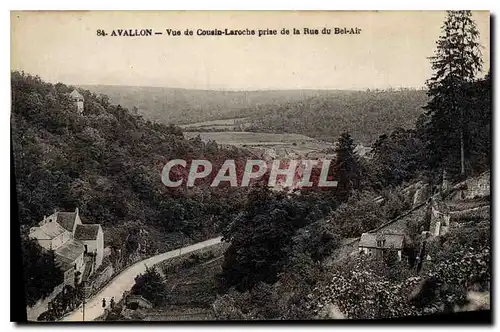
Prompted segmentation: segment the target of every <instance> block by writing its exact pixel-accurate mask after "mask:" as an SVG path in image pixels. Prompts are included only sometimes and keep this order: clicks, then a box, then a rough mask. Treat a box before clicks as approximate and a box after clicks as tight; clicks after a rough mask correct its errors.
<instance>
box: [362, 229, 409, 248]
mask: <svg viewBox="0 0 500 332" xmlns="http://www.w3.org/2000/svg"><path fill="white" fill-rule="evenodd" d="M378 240H385V243H384V246H383V248H394V249H402V248H403V241H404V234H394V233H363V235H361V238H360V240H359V246H360V247H366V248H380V247H379V246H377V241H378Z"/></svg>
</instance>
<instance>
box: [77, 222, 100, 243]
mask: <svg viewBox="0 0 500 332" xmlns="http://www.w3.org/2000/svg"><path fill="white" fill-rule="evenodd" d="M100 227H101V225H99V224H87V225H76V229H75V239H77V240H95V239H96V238H97V233H98V232H99V228H100Z"/></svg>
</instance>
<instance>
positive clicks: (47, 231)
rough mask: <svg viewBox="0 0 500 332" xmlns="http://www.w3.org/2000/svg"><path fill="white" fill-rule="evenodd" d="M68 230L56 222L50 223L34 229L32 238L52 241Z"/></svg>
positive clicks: (31, 233) (31, 234)
mask: <svg viewBox="0 0 500 332" xmlns="http://www.w3.org/2000/svg"><path fill="white" fill-rule="evenodd" d="M65 231H66V230H65V229H64V228H63V227H61V226H60V225H59V224H57V223H55V222H48V223H45V224H43V225H42V226H39V227H34V228H33V230H32V231H31V232H30V236H31V237H34V238H36V239H37V240H52V239H54V238H56V237H57V236H59V235H61V234H62V233H64V232H65Z"/></svg>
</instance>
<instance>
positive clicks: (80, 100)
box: [69, 89, 84, 114]
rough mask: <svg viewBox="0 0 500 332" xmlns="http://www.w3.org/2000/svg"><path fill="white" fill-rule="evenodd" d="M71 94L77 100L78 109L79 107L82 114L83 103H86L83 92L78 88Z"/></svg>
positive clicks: (78, 109)
mask: <svg viewBox="0 0 500 332" xmlns="http://www.w3.org/2000/svg"><path fill="white" fill-rule="evenodd" d="M69 96H70V97H71V99H73V101H74V102H75V105H76V109H77V111H78V113H80V114H82V113H83V103H84V98H83V96H82V94H81V93H80V92H78V90H77V89H74V90H73V91H71V93H70V94H69Z"/></svg>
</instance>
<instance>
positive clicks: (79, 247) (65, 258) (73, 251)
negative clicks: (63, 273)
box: [55, 240, 85, 264]
mask: <svg viewBox="0 0 500 332" xmlns="http://www.w3.org/2000/svg"><path fill="white" fill-rule="evenodd" d="M84 251H85V247H84V246H83V243H82V242H80V241H78V240H69V241H67V242H66V243H65V244H64V245H62V246H61V247H59V248H58V249H57V250H56V251H55V253H56V257H57V258H58V259H59V260H60V261H62V262H64V263H68V264H73V263H74V261H75V260H76V259H77V258H78V257H80V255H82V254H83V252H84Z"/></svg>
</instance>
